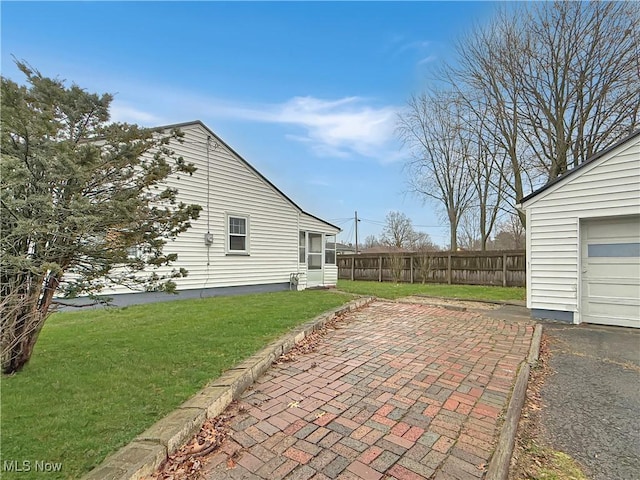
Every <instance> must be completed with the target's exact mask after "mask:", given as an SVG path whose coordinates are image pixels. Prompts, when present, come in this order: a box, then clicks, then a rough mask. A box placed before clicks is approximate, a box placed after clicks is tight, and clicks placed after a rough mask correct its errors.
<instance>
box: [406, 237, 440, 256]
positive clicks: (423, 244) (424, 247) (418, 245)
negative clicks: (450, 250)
mask: <svg viewBox="0 0 640 480" xmlns="http://www.w3.org/2000/svg"><path fill="white" fill-rule="evenodd" d="M410 249H411V250H413V251H414V252H437V251H438V250H440V247H438V245H436V244H435V243H433V241H432V240H431V237H430V236H429V234H428V233H425V232H414V234H413V238H412V239H411V243H410Z"/></svg>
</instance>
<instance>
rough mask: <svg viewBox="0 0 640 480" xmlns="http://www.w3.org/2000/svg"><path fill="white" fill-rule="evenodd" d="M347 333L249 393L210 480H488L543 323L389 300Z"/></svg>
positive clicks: (355, 320)
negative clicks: (536, 327)
mask: <svg viewBox="0 0 640 480" xmlns="http://www.w3.org/2000/svg"><path fill="white" fill-rule="evenodd" d="M338 325H339V326H338V328H336V329H335V330H333V331H332V332H330V333H328V334H327V336H326V337H324V338H323V340H322V341H321V343H320V344H319V345H318V348H317V349H316V351H314V352H312V353H308V354H305V355H301V356H299V357H297V358H296V359H295V360H293V361H291V362H286V363H281V364H279V365H274V366H272V367H271V368H270V369H269V370H268V371H267V373H266V374H265V375H264V376H263V377H261V378H260V379H259V380H258V381H257V382H256V383H255V384H254V386H253V388H251V389H250V390H248V391H246V392H245V393H244V394H243V396H242V398H241V401H240V413H239V414H238V415H237V416H236V417H235V418H234V419H233V420H232V422H231V429H232V434H231V436H230V437H228V438H227V439H226V440H225V441H224V443H223V444H222V446H221V449H220V450H219V451H218V452H217V453H215V454H214V455H213V457H211V458H210V459H209V461H208V462H207V466H206V468H205V470H204V474H205V476H206V478H208V479H211V480H213V479H240V478H247V479H270V480H278V479H281V478H287V479H301V480H308V479H314V480H321V479H334V478H340V479H363V480H377V479H382V478H385V479H394V478H395V479H421V478H434V479H445V478H447V479H474V478H481V477H482V476H483V474H484V471H485V469H486V466H487V463H488V462H489V460H490V458H491V454H492V451H493V448H494V443H495V441H496V439H497V436H498V428H499V425H500V417H501V415H502V414H503V412H504V411H505V409H506V406H507V402H508V399H509V394H510V390H511V388H512V385H513V383H514V381H515V377H516V373H517V369H518V365H519V364H520V362H522V361H523V360H524V359H525V358H526V356H527V354H528V352H529V346H530V343H531V338H532V333H533V325H532V323H531V322H527V321H522V320H513V319H511V320H510V319H508V318H502V319H501V318H492V316H491V311H487V312H470V311H455V310H451V309H445V308H441V307H436V306H429V305H419V304H414V303H391V302H380V301H377V302H374V303H372V304H370V305H369V306H367V307H365V308H363V309H361V310H359V311H356V312H352V313H349V314H347V316H346V318H345V321H344V322H341V323H339V324H338Z"/></svg>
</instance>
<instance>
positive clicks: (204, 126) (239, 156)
mask: <svg viewBox="0 0 640 480" xmlns="http://www.w3.org/2000/svg"><path fill="white" fill-rule="evenodd" d="M192 125H198V126H200V127H202V128H204V129H205V130H206V131H207V132H208V133H209V134H210V135H211V136H212V137H214V138H215V139H216V141H217V142H219V143H220V144H222V145H223V146H224V147H225V148H227V149H228V150H229V151H230V152H231V153H232V154H233V155H235V156H236V157H237V158H238V160H240V161H241V162H242V163H243V164H244V165H245V166H246V167H247V168H248V169H249V170H251V171H252V172H253V173H255V174H256V176H257V177H258V178H260V179H261V180H262V181H263V182H264V183H266V184H267V185H268V186H270V187H271V188H273V189H274V190H275V191H276V192H277V193H278V194H279V195H281V196H282V198H284V199H285V200H286V201H287V202H289V203H290V204H291V205H292V206H293V207H294V208H295V209H296V210H298V211H299V212H300V213H304V214H305V215H308V216H310V217H312V218H315V219H316V220H318V221H320V222H322V223H324V224H325V225H328V226H330V227H332V228H335V229H337V230H338V231H340V232H341V231H342V229H341V228H340V227H337V226H335V225H333V224H332V223H329V222H327V221H326V220H323V219H321V218H320V217H316V216H315V215H312V214H310V213H308V212H305V211H304V210H303V209H302V208H300V206H298V204H297V203H295V202H294V201H293V200H291V199H290V198H289V197H288V196H286V195H285V194H284V193H283V192H282V191H281V190H280V189H279V188H278V187H276V186H275V185H274V184H273V183H271V182H270V181H269V179H268V178H267V177H265V176H264V175H262V174H261V173H260V172H259V171H258V170H256V169H255V168H254V167H253V165H251V164H250V163H249V162H247V161H246V160H245V159H244V158H242V155H240V154H239V153H238V152H236V151H235V150H234V149H233V148H231V147H230V146H229V144H227V142H225V141H224V140H222V139H221V138H220V137H219V136H218V135H217V134H215V133H214V132H213V130H211V129H210V128H209V127H207V126H206V125H205V124H204V123H203V122H202V121H201V120H193V121H191V122H183V123H174V124H171V125H161V126H159V127H153V128H152V130H168V129H172V128H182V127H190V126H192Z"/></svg>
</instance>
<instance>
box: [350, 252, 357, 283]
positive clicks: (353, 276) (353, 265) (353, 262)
mask: <svg viewBox="0 0 640 480" xmlns="http://www.w3.org/2000/svg"><path fill="white" fill-rule="evenodd" d="M355 279H356V257H351V281H353V280H355Z"/></svg>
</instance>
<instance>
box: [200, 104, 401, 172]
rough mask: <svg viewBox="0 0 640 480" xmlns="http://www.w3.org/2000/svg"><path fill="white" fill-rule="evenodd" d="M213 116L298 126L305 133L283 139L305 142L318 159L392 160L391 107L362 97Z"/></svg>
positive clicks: (227, 109) (230, 109)
mask: <svg viewBox="0 0 640 480" xmlns="http://www.w3.org/2000/svg"><path fill="white" fill-rule="evenodd" d="M213 110H214V112H215V113H214V112H212V113H214V114H215V115H218V116H220V115H221V116H229V117H235V118H241V119H245V120H252V121H258V122H267V123H280V124H288V125H293V126H296V127H299V128H301V129H303V130H304V132H305V134H303V135H300V134H294V133H288V134H287V135H286V138H288V139H290V140H294V141H297V142H302V143H306V144H308V145H309V146H310V148H311V149H312V150H313V151H314V152H315V153H316V154H317V155H319V156H335V157H342V158H347V157H350V156H352V155H353V154H357V155H360V156H363V157H371V158H375V159H378V160H381V161H383V162H384V163H387V162H389V161H394V160H395V159H396V153H397V152H396V150H397V145H395V144H394V143H395V142H394V129H395V122H396V113H397V112H398V108H397V107H395V106H390V105H387V106H381V107H376V106H373V105H370V104H368V102H367V101H366V100H365V99H364V98H362V97H344V98H340V99H334V100H325V99H319V98H315V97H310V96H308V97H294V98H292V99H290V100H288V101H286V102H284V103H281V104H267V105H260V106H250V107H247V106H232V105H228V104H227V105H226V106H224V107H222V108H221V106H219V105H218V106H215V107H214V108H213Z"/></svg>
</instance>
